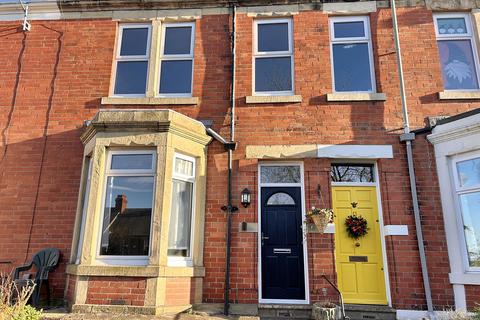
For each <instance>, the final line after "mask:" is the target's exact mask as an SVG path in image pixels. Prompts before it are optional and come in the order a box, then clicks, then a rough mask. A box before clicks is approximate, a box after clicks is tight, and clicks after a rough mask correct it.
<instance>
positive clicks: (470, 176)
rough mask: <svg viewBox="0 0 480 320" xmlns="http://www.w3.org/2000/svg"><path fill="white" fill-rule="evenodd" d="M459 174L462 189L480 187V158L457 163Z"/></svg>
mask: <svg viewBox="0 0 480 320" xmlns="http://www.w3.org/2000/svg"><path fill="white" fill-rule="evenodd" d="M457 172H458V181H459V184H460V186H461V187H472V186H480V158H475V159H470V160H466V161H460V162H457Z"/></svg>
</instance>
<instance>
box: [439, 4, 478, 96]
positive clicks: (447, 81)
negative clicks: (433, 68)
mask: <svg viewBox="0 0 480 320" xmlns="http://www.w3.org/2000/svg"><path fill="white" fill-rule="evenodd" d="M434 23H435V33H436V36H437V45H438V51H439V55H440V63H441V68H442V75H443V86H444V89H445V90H449V91H450V90H451V91H455V90H457V91H474V90H478V89H479V74H478V54H477V47H476V44H475V37H474V36H473V28H472V23H471V20H470V15H468V14H466V13H442V14H436V15H435V16H434Z"/></svg>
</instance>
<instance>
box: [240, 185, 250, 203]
mask: <svg viewBox="0 0 480 320" xmlns="http://www.w3.org/2000/svg"><path fill="white" fill-rule="evenodd" d="M240 200H241V201H240V202H241V203H242V206H243V207H244V208H246V207H248V206H249V205H250V190H248V189H247V188H245V189H243V191H242V194H241V196H240Z"/></svg>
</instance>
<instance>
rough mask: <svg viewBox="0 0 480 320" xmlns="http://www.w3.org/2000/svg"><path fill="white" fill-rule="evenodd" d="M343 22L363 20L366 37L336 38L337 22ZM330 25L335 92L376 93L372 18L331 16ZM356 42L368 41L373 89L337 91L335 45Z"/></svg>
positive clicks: (333, 86)
mask: <svg viewBox="0 0 480 320" xmlns="http://www.w3.org/2000/svg"><path fill="white" fill-rule="evenodd" d="M342 22H363V26H364V33H365V36H364V37H350V38H336V37H335V29H334V24H335V23H342ZM328 23H329V27H330V61H331V63H330V65H331V73H332V88H333V91H334V92H339V93H349V92H365V93H376V92H377V84H376V80H375V64H374V63H375V61H374V59H373V47H372V36H371V30H370V19H369V17H368V16H354V17H330V18H329V22H328ZM350 43H351V44H354V43H366V44H367V46H368V59H369V63H370V79H371V86H372V90H368V91H360V90H358V91H337V90H336V88H335V67H334V56H333V46H334V45H335V44H350Z"/></svg>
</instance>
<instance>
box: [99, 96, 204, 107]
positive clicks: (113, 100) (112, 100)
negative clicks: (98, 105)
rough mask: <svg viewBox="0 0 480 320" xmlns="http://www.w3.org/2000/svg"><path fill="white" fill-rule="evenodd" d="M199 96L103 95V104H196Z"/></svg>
mask: <svg viewBox="0 0 480 320" xmlns="http://www.w3.org/2000/svg"><path fill="white" fill-rule="evenodd" d="M198 101H199V99H198V97H172V98H147V97H142V98H122V97H118V98H117V97H103V98H102V104H117V105H118V104H143V105H196V104H198Z"/></svg>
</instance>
